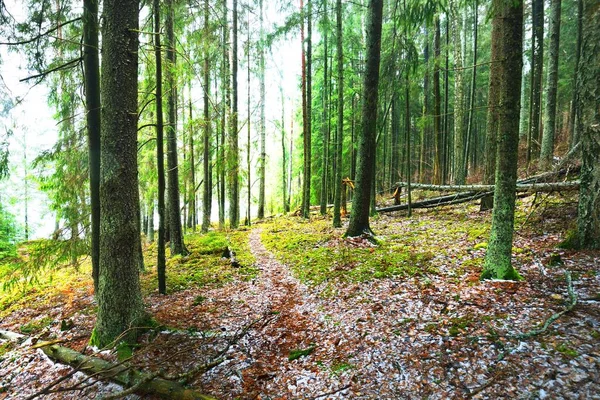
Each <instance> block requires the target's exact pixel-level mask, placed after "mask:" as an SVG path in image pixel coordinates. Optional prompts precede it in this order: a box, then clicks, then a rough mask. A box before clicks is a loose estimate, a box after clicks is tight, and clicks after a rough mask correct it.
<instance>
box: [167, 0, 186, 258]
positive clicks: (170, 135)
mask: <svg viewBox="0 0 600 400" xmlns="http://www.w3.org/2000/svg"><path fill="white" fill-rule="evenodd" d="M166 5H167V18H166V25H167V26H166V28H167V51H166V56H167V57H166V59H167V87H168V90H169V92H168V94H167V104H168V107H169V113H168V116H169V118H168V122H167V169H168V171H167V178H168V180H169V187H168V192H167V195H168V196H169V233H170V238H171V241H170V247H171V255H175V254H185V253H186V250H185V247H184V245H183V232H182V230H181V209H180V207H179V167H178V165H177V133H176V132H177V105H176V101H177V84H176V81H175V68H176V64H175V63H176V60H175V32H174V28H173V18H174V10H173V0H167V1H166Z"/></svg>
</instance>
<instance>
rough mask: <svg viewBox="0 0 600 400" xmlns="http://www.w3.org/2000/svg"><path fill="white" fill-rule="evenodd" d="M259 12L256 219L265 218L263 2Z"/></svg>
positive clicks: (265, 151)
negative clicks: (258, 144) (258, 147)
mask: <svg viewBox="0 0 600 400" xmlns="http://www.w3.org/2000/svg"><path fill="white" fill-rule="evenodd" d="M258 7H259V12H260V46H258V64H259V80H260V164H259V167H258V179H259V182H260V183H259V189H258V213H257V217H258V219H263V218H264V217H265V181H266V177H265V173H266V172H265V168H266V162H267V150H266V126H265V101H266V95H265V49H264V46H265V44H264V40H265V32H264V27H263V0H259V2H258Z"/></svg>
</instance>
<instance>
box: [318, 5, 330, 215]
mask: <svg viewBox="0 0 600 400" xmlns="http://www.w3.org/2000/svg"><path fill="white" fill-rule="evenodd" d="M327 7H328V3H327V0H324V1H323V8H324V9H325V10H327ZM328 15H329V13H328V12H324V13H323V25H324V26H325V34H324V39H323V53H324V54H325V56H324V57H323V89H322V100H321V103H322V104H323V115H322V117H321V136H322V137H323V152H322V158H323V159H322V164H321V199H320V200H321V204H320V206H321V207H320V212H321V215H325V214H327V199H328V197H327V191H328V189H329V188H328V185H327V178H328V174H327V172H328V171H327V169H328V168H329V162H328V161H329V160H328V158H329V121H328V119H329V113H328V112H327V111H328V103H327V95H328V94H329V88H328V86H329V81H328V79H329V78H328V76H327V72H328V61H329V53H328V49H327V48H328V42H329V38H328V33H329V18H328Z"/></svg>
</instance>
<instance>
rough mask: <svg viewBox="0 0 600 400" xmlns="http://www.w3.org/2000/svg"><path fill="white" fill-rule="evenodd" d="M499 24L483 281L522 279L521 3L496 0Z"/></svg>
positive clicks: (519, 0) (495, 16) (495, 6)
mask: <svg viewBox="0 0 600 400" xmlns="http://www.w3.org/2000/svg"><path fill="white" fill-rule="evenodd" d="M492 7H493V9H494V10H495V14H494V16H493V18H494V20H496V19H498V20H499V21H497V22H495V23H496V24H498V29H497V30H496V32H497V33H498V34H500V35H501V38H500V39H499V41H498V55H497V56H496V57H494V59H495V60H499V61H498V64H499V66H498V70H499V71H498V72H499V88H498V90H499V102H498V104H499V108H500V110H499V112H498V149H497V155H496V190H495V192H494V211H493V212H492V228H491V232H490V240H489V245H488V248H487V253H486V256H485V262H484V266H483V272H482V274H481V278H482V279H489V278H492V279H520V276H519V274H518V273H517V272H516V271H515V269H514V268H513V266H512V264H511V254H512V243H513V228H514V213H515V197H516V196H515V187H516V183H517V150H518V146H519V109H520V100H521V93H520V91H521V69H522V67H523V59H522V51H523V47H522V46H523V3H522V0H518V1H517V2H515V1H514V0H493V4H492Z"/></svg>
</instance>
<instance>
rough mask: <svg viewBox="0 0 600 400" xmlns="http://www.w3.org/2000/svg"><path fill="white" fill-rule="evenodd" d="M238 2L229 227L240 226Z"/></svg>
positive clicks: (232, 91) (235, 1) (234, 46)
mask: <svg viewBox="0 0 600 400" xmlns="http://www.w3.org/2000/svg"><path fill="white" fill-rule="evenodd" d="M237 7H238V2H237V0H233V15H232V24H233V38H232V42H233V48H232V51H231V77H232V87H231V97H232V101H231V126H230V127H229V157H228V161H229V162H228V167H229V173H228V176H229V226H230V227H231V228H237V227H238V226H239V224H240V194H239V184H240V183H239V172H240V171H239V170H240V160H239V149H238V76H237V75H238V54H237V53H238V11H237Z"/></svg>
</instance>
